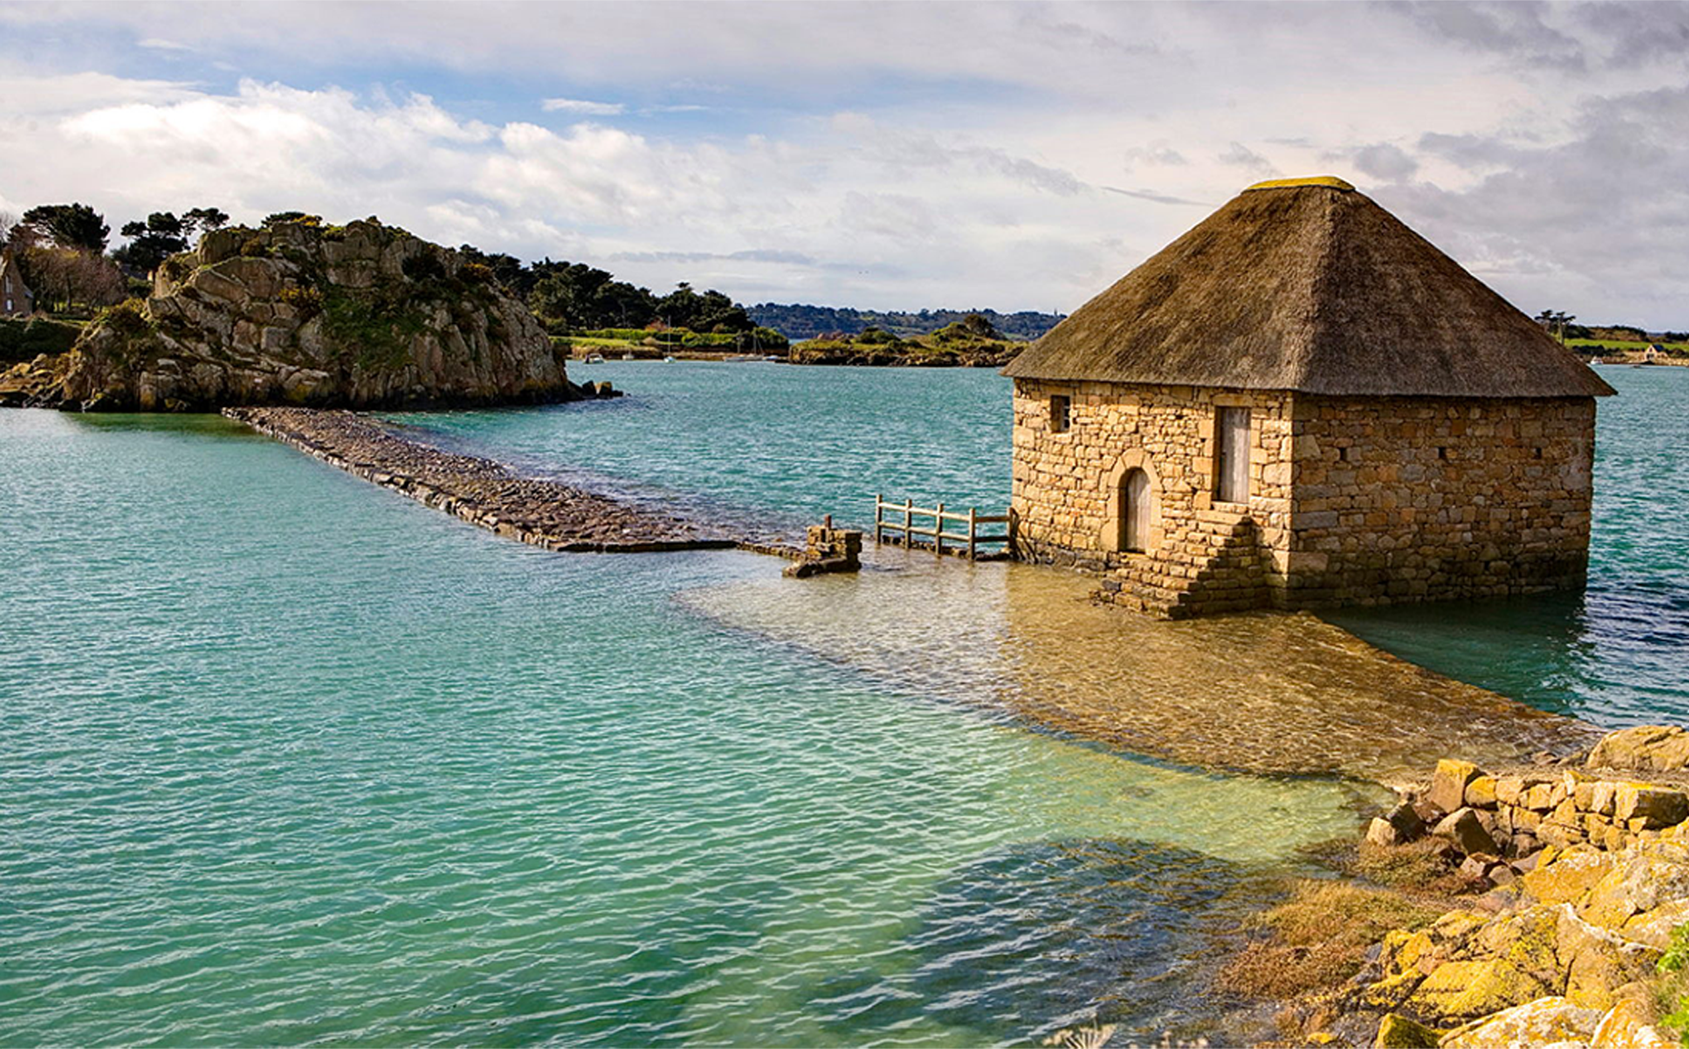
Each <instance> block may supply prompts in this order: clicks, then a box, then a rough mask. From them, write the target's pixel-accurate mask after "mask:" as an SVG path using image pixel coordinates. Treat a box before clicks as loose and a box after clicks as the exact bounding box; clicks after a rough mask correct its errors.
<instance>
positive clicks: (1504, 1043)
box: [1439, 995, 1601, 1049]
mask: <svg viewBox="0 0 1689 1049" xmlns="http://www.w3.org/2000/svg"><path fill="white" fill-rule="evenodd" d="M1600 1022H1601V1011H1600V1010H1599V1009H1585V1008H1583V1007H1581V1006H1578V1005H1574V1004H1573V1003H1571V1002H1569V1001H1567V1000H1566V999H1564V998H1561V997H1559V996H1554V995H1551V996H1548V997H1544V998H1539V999H1537V1000H1535V1001H1531V1002H1526V1003H1525V1004H1523V1005H1518V1006H1514V1007H1513V1008H1511V1009H1506V1010H1504V1011H1502V1012H1499V1013H1496V1014H1495V1015H1494V1016H1486V1017H1484V1018H1482V1019H1480V1020H1477V1021H1474V1022H1473V1023H1470V1024H1467V1025H1466V1026H1464V1027H1459V1028H1456V1029H1455V1030H1453V1031H1450V1032H1449V1033H1448V1034H1446V1035H1444V1036H1443V1039H1442V1041H1441V1042H1440V1043H1439V1045H1441V1046H1442V1049H1507V1047H1510V1046H1521V1047H1524V1046H1531V1047H1539V1046H1551V1045H1563V1044H1567V1043H1569V1044H1572V1045H1587V1044H1588V1043H1589V1040H1590V1037H1591V1036H1592V1035H1594V1033H1595V1028H1596V1027H1597V1026H1598V1025H1599V1024H1600Z"/></svg>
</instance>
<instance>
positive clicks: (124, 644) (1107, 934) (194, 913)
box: [0, 362, 1689, 1046]
mask: <svg viewBox="0 0 1689 1049" xmlns="http://www.w3.org/2000/svg"><path fill="white" fill-rule="evenodd" d="M1605 374H1607V375H1608V377H1609V379H1610V381H1612V382H1613V383H1614V385H1615V386H1618V387H1619V388H1620V390H1621V393H1622V394H1623V396H1622V397H1620V398H1614V399H1611V400H1609V401H1607V402H1604V403H1603V405H1602V408H1601V427H1602V437H1601V447H1600V455H1599V459H1598V465H1597V485H1598V497H1597V499H1598V502H1597V520H1596V529H1597V534H1596V546H1595V550H1596V556H1595V561H1594V566H1593V570H1592V581H1591V587H1590V591H1589V594H1588V596H1587V597H1586V598H1584V599H1583V600H1581V601H1565V600H1563V599H1553V600H1543V601H1526V602H1500V603H1496V604H1494V605H1493V606H1492V605H1474V606H1461V607H1458V608H1454V609H1450V608H1441V609H1439V610H1438V614H1435V615H1415V614H1403V613H1385V612H1380V613H1368V614H1366V615H1364V616H1363V615H1350V616H1346V617H1344V619H1343V620H1342V623H1343V625H1345V626H1347V627H1349V628H1350V629H1352V630H1355V631H1357V632H1359V633H1361V634H1362V635H1363V636H1366V637H1368V638H1369V639H1371V640H1373V641H1375V642H1376V643H1379V644H1381V645H1383V646H1385V647H1387V648H1389V649H1391V650H1393V651H1396V652H1399V653H1401V654H1404V655H1407V656H1408V657H1409V658H1413V659H1417V660H1419V661H1421V662H1424V663H1426V664H1428V665H1433V666H1435V667H1437V668H1438V669H1441V670H1444V671H1445V672H1447V673H1450V674H1453V675H1455V676H1457V677H1461V678H1463V679H1465V680H1468V681H1472V682H1473V683H1475V684H1479V685H1484V686H1487V687H1489V688H1493V689H1496V690H1498V691H1501V692H1503V693H1506V694H1508V695H1512V696H1516V697H1518V698H1520V699H1524V700H1526V701H1527V702H1530V703H1532V704H1535V705H1538V706H1541V707H1544V708H1549V709H1554V710H1560V711H1569V712H1573V713H1576V714H1578V715H1579V716H1581V717H1584V718H1587V719H1590V720H1593V721H1596V722H1599V723H1602V724H1624V723H1632V722H1636V721H1643V720H1653V719H1662V718H1664V719H1682V718H1684V717H1685V716H1686V715H1689V690H1686V686H1685V683H1684V676H1685V675H1684V670H1683V668H1684V666H1685V665H1686V660H1685V659H1684V657H1685V655H1686V648H1685V646H1686V634H1689V606H1686V604H1685V597H1684V595H1685V593H1686V592H1689V579H1686V578H1685V573H1686V571H1689V569H1686V568H1685V564H1684V556H1683V553H1682V552H1683V550H1684V549H1686V548H1689V523H1686V515H1684V514H1683V513H1681V511H1680V510H1679V506H1678V500H1677V498H1676V496H1675V494H1674V493H1676V492H1681V491H1683V490H1684V484H1685V482H1689V476H1686V470H1689V466H1686V465H1685V461H1684V456H1683V455H1682V454H1681V453H1680V452H1679V451H1678V450H1679V449H1682V448H1684V447H1686V446H1689V445H1686V444H1685V440H1684V439H1685V437H1689V434H1686V433H1685V432H1684V429H1683V427H1684V426H1685V423H1684V422H1683V419H1684V416H1685V413H1684V411H1683V408H1684V407H1685V404H1686V403H1689V374H1686V373H1685V372H1684V371H1682V370H1678V369H1664V368H1660V369H1648V370H1636V371H1630V370H1619V371H1611V370H1610V371H1609V372H1607V373H1605ZM576 377H577V378H578V379H586V378H590V379H595V380H599V379H610V380H612V381H613V382H614V383H615V384H616V385H617V386H618V387H620V388H623V389H626V390H628V391H630V396H628V397H626V398H624V399H620V400H615V401H604V402H593V403H587V404H576V405H564V406H557V407H552V408H542V409H526V410H520V411H501V412H462V413H442V414H437V415H426V416H421V415H409V416H401V417H398V418H399V419H400V420H401V421H403V422H405V423H407V424H411V425H416V426H419V427H424V428H425V429H426V430H427V431H428V435H429V436H430V437H431V439H436V440H440V441H443V442H448V443H456V444H459V445H461V446H464V447H467V448H472V449H474V450H476V451H478V452H480V453H482V454H490V455H493V456H495V457H498V458H502V459H505V460H506V461H510V462H512V463H515V464H517V465H519V466H522V467H523V468H525V469H534V470H537V471H542V472H548V473H552V474H555V475H557V476H561V477H565V478H567V479H570V480H573V481H575V482H577V483H581V484H585V485H587V486H591V487H596V488H599V489H601V490H604V491H609V492H613V493H616V494H619V495H622V496H624V497H629V496H631V497H635V498H641V499H646V500H650V501H652V502H659V503H664V504H667V505H677V504H678V505H680V506H682V507H685V508H687V509H689V510H691V511H693V512H698V513H708V514H711V515H716V516H728V517H735V518H737V519H739V520H742V521H745V522H748V523H753V524H755V525H757V526H758V527H766V528H771V529H776V530H778V529H790V528H796V527H799V526H801V525H802V524H804V523H807V522H808V521H810V520H813V519H814V518H817V517H819V516H820V515H821V514H824V513H833V514H834V515H835V516H836V518H838V519H840V520H842V521H845V522H850V523H857V524H860V523H863V522H865V521H867V520H868V519H870V518H871V501H870V500H871V496H872V493H873V492H875V491H881V492H884V493H885V494H886V495H887V496H888V497H903V496H906V495H907V496H913V497H915V498H916V499H917V501H925V500H939V499H942V500H944V501H946V502H947V503H949V504H951V505H954V506H962V507H966V506H968V505H971V504H977V505H979V506H980V507H981V509H982V510H983V509H986V508H992V509H996V508H1000V507H1001V505H1002V503H1003V501H1004V499H1005V496H1006V492H1007V488H1008V469H1009V463H1008V436H1009V435H1008V412H1007V403H1006V401H1007V385H1006V381H1005V380H1003V379H1001V378H1000V377H998V376H996V375H994V374H991V373H986V372H950V371H943V372H940V371H904V370H895V371H893V370H850V369H820V368H814V369H800V368H786V367H780V366H768V365H752V364H747V365H726V364H704V363H685V362H680V363H674V364H662V363H655V362H653V363H643V362H641V363H626V364H624V363H620V362H616V363H609V364H603V365H594V366H584V367H581V368H580V369H579V370H578V371H577V373H576ZM1673 427H1676V430H1675V433H1674V432H1673ZM779 567H780V566H779V563H778V562H775V561H772V560H771V559H767V558H760V557H756V556H753V555H749V554H742V553H737V552H694V553H686V554H670V555H619V556H602V555H558V554H552V553H548V552H546V551H542V550H538V549H535V548H532V547H527V546H523V545H521V544H517V543H512V542H508V541H505V540H501V539H499V538H497V537H495V536H493V535H491V534H489V533H486V532H483V531H480V530H478V529H474V528H472V527H469V526H467V525H465V524H463V523H462V522H459V521H457V520H455V519H452V518H448V517H446V516H444V515H441V514H438V513H435V512H434V511H430V510H428V509H426V508H424V507H422V506H420V505H418V504H416V503H413V502H410V501H409V500H406V499H403V498H401V497H398V496H396V495H394V494H393V493H390V492H386V491H384V490H382V489H378V488H376V487H374V486H371V485H367V484H365V483H363V482H361V481H358V480H356V479H354V478H352V477H350V476H348V475H346V474H343V473H340V472H338V471H335V470H333V469H330V468H328V467H325V466H323V465H322V464H320V463H317V462H316V461H314V460H311V459H309V458H307V457H305V456H302V455H299V454H298V453H296V452H293V451H292V450H290V449H288V448H285V447H283V446H281V445H278V444H276V443H274V442H271V441H268V440H266V439H262V438H259V437H256V436H254V435H251V434H250V433H248V432H246V431H244V430H243V429H242V428H240V427H238V426H234V425H232V424H229V423H227V422H225V421H224V420H221V419H219V418H216V417H203V416H201V417H174V418H171V417H143V416H70V415H61V414H56V413H49V412H37V411H9V412H0V624H3V628H4V635H3V637H4V640H3V643H0V944H4V952H3V954H0V1043H4V1044H7V1045H39V1044H66V1043H73V1044H87V1045H110V1044H116V1043H123V1044H169V1045H271V1044H278V1043H287V1044H293V1043H314V1042H333V1043H346V1042H356V1043H360V1044H371V1045H389V1044H418V1043H428V1044H432V1043H454V1044H462V1043H471V1044H488V1045H506V1044H531V1043H540V1042H550V1043H562V1044H568V1045H588V1046H591V1045H607V1046H621V1045H682V1044H685V1045H768V1044H782V1045H798V1044H801V1045H817V1046H825V1045H996V1044H1002V1045H1024V1044H1033V1043H1036V1042H1037V1041H1038V1040H1039V1039H1040V1038H1042V1037H1043V1036H1045V1035H1047V1034H1049V1033H1050V1032H1052V1031H1054V1030H1056V1029H1059V1028H1061V1027H1065V1026H1071V1025H1074V1024H1079V1023H1085V1022H1089V1021H1091V1020H1093V1019H1096V1018H1099V1017H1100V1018H1102V1019H1105V1020H1109V1021H1114V1022H1118V1023H1120V1024H1121V1025H1122V1031H1121V1035H1120V1038H1122V1039H1125V1038H1135V1039H1137V1040H1150V1039H1154V1038H1156V1037H1158V1036H1159V1034H1160V1032H1161V1031H1163V1030H1166V1029H1172V1030H1173V1031H1174V1032H1175V1033H1178V1034H1184V1035H1187V1036H1188V1035H1194V1034H1197V1033H1204V1032H1207V1033H1212V1032H1214V1031H1215V1030H1218V1028H1217V1027H1216V1026H1215V1025H1216V1024H1218V1023H1220V1019H1219V1017H1220V1014H1221V1013H1222V1012H1223V1011H1224V1009H1225V1008H1226V1006H1227V1005H1228V1004H1229V1003H1228V1002H1226V1001H1225V1000H1224V998H1223V996H1218V995H1215V994H1213V993H1212V992H1211V990H1210V988H1209V987H1208V984H1207V975H1208V973H1209V972H1210V967H1211V963H1212V959H1213V954H1214V942H1215V937H1216V936H1218V935H1221V934H1224V933H1225V932H1226V931H1227V930H1228V929H1230V928H1231V927H1233V926H1234V925H1235V922H1236V919H1237V916H1238V914H1239V913H1240V911H1241V909H1243V908H1245V907H1248V906H1250V905H1252V904H1254V903H1256V902H1258V901H1259V900H1260V899H1262V898H1263V894H1264V893H1267V892H1270V891H1271V889H1272V886H1273V885H1274V884H1275V883H1276V881H1275V880H1276V878H1278V877H1279V876H1281V875H1283V874H1285V873H1287V872H1289V873H1294V872H1304V871H1308V870H1310V869H1311V867H1310V861H1308V860H1307V859H1306V858H1305V857H1304V854H1303V853H1302V852H1301V851H1300V850H1301V849H1302V848H1303V847H1305V846H1310V845H1315V844H1317V843H1319V842H1321V841H1324V840H1327V839H1330V838H1331V837H1333V836H1337V835H1343V834H1349V833H1352V832H1353V829H1354V827H1355V826H1356V821H1357V818H1358V812H1359V811H1360V808H1361V807H1362V806H1364V805H1365V804H1366V803H1367V802H1368V800H1369V799H1370V795H1368V794H1367V792H1366V790H1365V788H1364V787H1362V786H1361V785H1359V784H1357V783H1355V782H1353V781H1347V780H1342V779H1336V778H1322V777H1275V776H1256V775H1226V774H1220V773H1217V772H1213V771H1208V770H1206V769H1204V768H1202V767H1198V766H1196V765H1193V764H1189V763H1186V764H1178V763H1168V762H1165V761H1157V760H1152V759H1148V758H1142V757H1136V756H1134V755H1133V754H1131V753H1130V752H1129V748H1125V749H1123V748H1120V747H1115V748H1107V747H1103V746H1099V745H1096V744H1092V743H1088V742H1086V741H1084V740H1083V739H1081V738H1079V737H1076V736H1073V735H1069V734H1064V733H1062V732H1059V731H1051V730H1049V729H1048V728H1045V727H1039V726H1037V725H1034V724H1031V723H1029V722H1028V721H1027V720H1026V719H1024V718H1022V717H1019V716H1017V715H1016V713H1015V711H1013V710H1011V709H1006V708H999V707H994V706H993V705H992V704H991V703H990V702H983V701H981V697H980V696H979V695H976V694H974V693H973V692H972V691H971V689H970V685H969V675H967V674H963V673H958V672H957V668H958V667H962V668H966V667H969V666H975V665H980V664H979V660H981V659H982V658H984V657H983V655H982V653H984V652H985V651H986V650H987V649H997V648H1001V645H1002V638H1001V636H1000V634H999V633H995V632H994V629H995V628H991V627H990V624H991V623H994V622H997V621H998V620H1000V619H1001V618H1002V617H1003V615H1004V613H1003V610H1002V608H1000V607H993V608H988V609H983V610H981V611H980V612H979V613H978V615H979V616H980V622H979V624H975V625H976V626H978V627H979V628H978V629H970V624H969V621H968V619H967V617H968V616H969V615H970V614H973V613H970V612H969V607H970V606H969V604H968V603H967V602H950V603H948V604H946V605H944V606H943V607H942V608H939V607H935V608H934V609H933V612H934V614H942V615H944V616H946V617H947V626H946V627H945V629H944V630H943V631H942V634H943V637H944V638H945V647H944V648H942V649H938V650H934V649H930V648H923V647H921V646H902V647H899V646H889V647H887V646H881V647H875V648H872V649H871V650H870V652H871V654H874V655H873V658H869V659H862V658H857V659H840V658H833V657H832V651H833V649H834V646H832V645H829V644H828V643H827V639H828V637H829V636H830V632H833V633H836V635H837V636H839V637H847V636H858V635H862V634H864V633H871V632H866V631H864V630H863V629H862V627H863V623H862V617H863V613H862V609H861V607H860V606H859V605H855V604H851V603H848V602H846V603H842V604H841V607H842V608H844V609H845V610H846V611H844V612H841V613H840V614H839V616H838V617H837V618H836V620H835V621H828V620H827V619H826V618H825V617H821V618H812V619H808V620H805V621H804V622H805V636H804V637H803V638H801V639H795V638H793V637H790V636H786V637H782V636H780V634H779V633H778V632H777V631H774V630H769V629H762V628H761V627H760V625H759V622H758V619H757V617H758V615H760V614H762V612H763V610H764V609H765V608H767V607H775V606H773V605H770V604H768V603H767V602H764V601H761V600H753V599H752V598H753V597H754V595H756V594H758V593H762V592H764V590H766V592H768V593H774V592H775V591H774V590H773V589H772V588H776V587H778V586H779V585H780V584H781V582H782V581H781V580H780V579H779V577H778V570H779ZM1006 567H1007V566H980V569H978V571H979V572H981V573H982V575H981V578H995V577H989V576H987V575H986V573H989V572H992V571H999V572H1000V571H1002V570H1003V569H1005V568H1006ZM958 568H959V569H960V570H962V571H970V572H971V571H975V570H973V569H963V568H961V566H958ZM892 570H893V571H895V566H892ZM883 578H885V579H890V578H892V576H891V575H887V576H884V577H883ZM1023 578H1032V577H1023ZM829 582H832V581H829ZM793 585H801V584H793ZM992 585H997V584H992ZM759 588H762V589H759ZM1009 589H1010V590H1011V591H1012V590H1013V589H1014V587H1012V586H1011V587H1010V588H1009ZM1034 596H1035V599H1036V600H1054V599H1051V598H1046V597H1044V596H1040V595H1034ZM1033 607H1036V606H1033ZM899 614H900V616H901V618H900V619H897V620H896V622H899V623H905V624H909V626H908V628H907V629H906V630H900V632H901V633H917V632H919V630H920V617H919V616H918V615H914V616H912V615H910V610H909V609H907V608H905V609H900V610H899ZM958 617H959V618H960V622H957V619H958ZM990 617H997V618H996V619H990ZM875 636H877V637H884V636H885V635H884V634H883V633H882V634H881V635H875ZM1550 639H1552V640H1550ZM800 641H801V642H802V643H799V642H800ZM933 652H938V653H940V654H941V655H942V658H943V659H944V660H945V661H946V665H945V666H938V667H933V666H926V667H923V666H921V665H920V660H921V659H922V658H925V657H923V655H922V653H929V654H930V653H933ZM875 653H889V655H880V654H875ZM1162 658H1166V657H1165V656H1163V657H1162ZM952 661H953V662H952ZM1190 687H1193V688H1194V687H1198V686H1197V685H1195V684H1193V685H1192V686H1190Z"/></svg>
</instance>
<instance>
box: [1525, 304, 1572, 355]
mask: <svg viewBox="0 0 1689 1049" xmlns="http://www.w3.org/2000/svg"><path fill="white" fill-rule="evenodd" d="M1532 319H1533V320H1535V321H1536V322H1537V323H1538V324H1540V325H1542V326H1543V327H1544V328H1547V329H1548V331H1549V334H1551V335H1553V336H1555V337H1556V338H1558V339H1559V340H1560V345H1562V346H1564V345H1566V329H1567V328H1568V327H1569V326H1571V324H1572V322H1573V321H1575V320H1577V319H1578V318H1577V316H1576V315H1575V314H1571V313H1566V312H1565V311H1563V310H1543V311H1542V312H1541V313H1539V314H1537V315H1536V316H1535V317H1534V318H1532Z"/></svg>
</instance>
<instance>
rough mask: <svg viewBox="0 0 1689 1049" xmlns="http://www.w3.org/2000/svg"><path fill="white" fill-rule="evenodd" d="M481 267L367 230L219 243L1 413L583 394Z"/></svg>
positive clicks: (526, 399)
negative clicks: (12, 409) (32, 408)
mask: <svg viewBox="0 0 1689 1049" xmlns="http://www.w3.org/2000/svg"><path fill="white" fill-rule="evenodd" d="M565 356H566V354H565V353H564V352H562V351H555V350H554V349H553V346H552V344H551V341H550V339H549V338H548V337H547V336H546V334H545V332H544V331H543V330H542V329H541V328H540V325H539V323H538V322H537V321H536V320H535V319H534V317H533V315H532V314H531V313H529V312H528V310H527V308H526V307H525V306H524V305H523V304H522V303H521V302H519V301H517V300H516V299H514V298H512V297H511V296H510V295H509V294H507V293H506V292H505V291H504V290H503V289H502V288H501V287H500V286H499V284H498V283H497V281H496V280H494V278H493V275H492V273H491V271H489V270H487V269H486V268H485V267H484V266H480V265H477V264H475V263H472V262H468V261H466V260H465V259H464V258H463V257H462V256H460V255H459V254H458V253H457V252H455V251H452V250H450V249H448V248H443V247H440V246H439V245H435V244H430V243H428V242H427V241H424V240H421V239H419V238H417V237H414V236H412V235H411V234H409V233H406V232H405V231H403V230H400V229H397V228H394V227H391V226H384V225H382V224H381V223H380V222H379V221H377V220H375V219H373V218H372V219H368V220H365V221H361V222H353V223H350V224H348V225H346V226H325V225H322V224H321V223H319V222H318V221H316V220H315V219H311V218H305V219H301V220H297V221H288V222H275V223H271V224H267V225H265V226H264V227H263V228H260V229H249V228H245V227H234V228H230V229H223V230H217V231H215V232H212V233H208V234H206V236H205V237H204V238H203V239H202V240H201V241H200V243H199V246H198V247H197V248H196V249H195V250H193V251H190V252H186V253H184V254H181V255H177V256H174V257H173V258H171V259H169V260H168V261H166V262H165V264H164V265H163V266H161V267H159V269H158V271H157V273H155V274H154V277H153V289H152V294H151V295H150V297H148V298H147V299H146V300H144V301H143V300H138V299H137V300H130V301H129V302H126V303H123V304H122V305H120V306H117V307H114V308H112V309H110V310H108V311H106V312H105V313H104V314H102V315H101V317H100V318H99V319H98V320H96V321H95V322H94V323H92V324H91V325H89V327H88V328H87V330H86V331H85V332H84V333H83V335H82V337H81V338H80V339H79V340H78V341H77V343H76V346H75V347H74V348H73V349H72V350H71V351H70V352H69V353H68V354H64V355H61V356H60V357H58V358H37V359H36V360H35V361H32V362H29V363H26V364H22V365H19V366H18V367H17V368H14V369H13V370H12V371H11V372H9V373H7V374H6V375H5V376H3V377H0V403H9V404H14V405H17V404H31V405H39V406H51V407H61V408H70V409H81V410H86V411H133V410H140V411H205V410H208V409H216V408H221V407H224V406H230V405H295V406H317V407H345V408H395V407H437V406H472V405H495V404H531V403H545V402H553V401H567V400H575V399H578V398H580V397H583V396H591V395H593V394H594V392H595V391H593V390H592V389H590V388H582V387H577V386H575V385H573V384H571V383H570V382H569V380H568V376H567V375H566V374H565V371H564V359H565Z"/></svg>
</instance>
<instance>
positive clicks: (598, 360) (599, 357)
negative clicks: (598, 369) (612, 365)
mask: <svg viewBox="0 0 1689 1049" xmlns="http://www.w3.org/2000/svg"><path fill="white" fill-rule="evenodd" d="M586 362H587V363H588V364H603V363H604V355H603V354H602V353H595V354H593V355H592V356H591V357H588V358H587V359H586Z"/></svg>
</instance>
